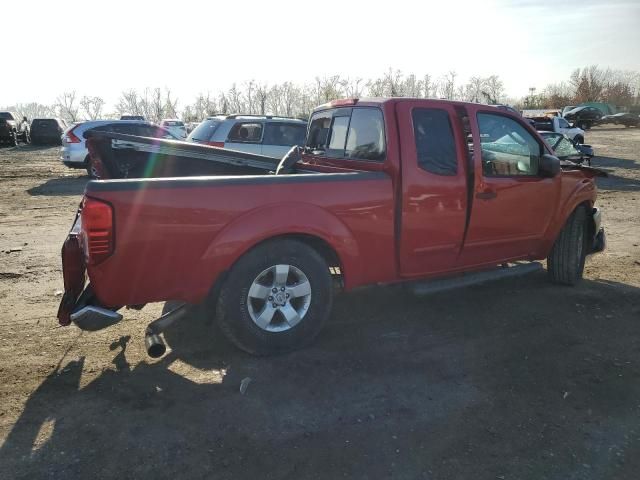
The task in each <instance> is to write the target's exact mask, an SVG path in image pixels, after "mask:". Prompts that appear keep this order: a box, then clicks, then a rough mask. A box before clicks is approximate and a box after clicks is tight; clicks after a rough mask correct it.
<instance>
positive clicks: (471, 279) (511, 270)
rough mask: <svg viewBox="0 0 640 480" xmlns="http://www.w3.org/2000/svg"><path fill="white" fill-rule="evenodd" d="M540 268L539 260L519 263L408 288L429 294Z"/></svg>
mask: <svg viewBox="0 0 640 480" xmlns="http://www.w3.org/2000/svg"><path fill="white" fill-rule="evenodd" d="M542 269H543V268H542V264H541V263H539V262H530V263H519V264H517V265H514V266H512V267H499V268H496V269H493V270H485V271H482V272H477V273H467V274H464V275H459V276H456V277H451V278H443V279H438V280H430V281H428V282H420V283H414V284H411V285H410V286H409V289H410V290H411V291H412V292H413V293H414V294H416V295H429V294H431V293H436V292H442V291H445V290H452V289H454V288H461V287H468V286H470V285H478V284H480V283H486V282H493V281H495V280H501V279H503V278H511V277H519V276H521V275H527V274H529V273H535V272H539V271H541V270H542Z"/></svg>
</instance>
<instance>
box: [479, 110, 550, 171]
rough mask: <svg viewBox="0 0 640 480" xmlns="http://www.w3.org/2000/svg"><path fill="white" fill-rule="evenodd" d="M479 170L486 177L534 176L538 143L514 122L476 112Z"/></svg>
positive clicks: (537, 158)
mask: <svg viewBox="0 0 640 480" xmlns="http://www.w3.org/2000/svg"><path fill="white" fill-rule="evenodd" d="M478 129H479V130H480V147H481V150H482V171H483V173H484V175H485V176H488V177H504V176H509V177H511V176H522V175H529V176H531V175H537V174H538V165H539V163H540V156H541V154H542V146H541V145H540V144H539V143H538V141H537V140H536V139H535V138H534V137H533V136H532V135H531V134H530V133H529V132H528V131H527V130H526V129H525V128H524V127H523V126H522V125H520V124H519V123H518V122H516V121H515V120H513V119H511V118H508V117H504V116H502V115H495V114H491V113H478Z"/></svg>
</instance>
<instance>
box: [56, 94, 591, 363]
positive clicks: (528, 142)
mask: <svg viewBox="0 0 640 480" xmlns="http://www.w3.org/2000/svg"><path fill="white" fill-rule="evenodd" d="M234 120H238V119H234ZM265 120H266V119H265ZM225 121H227V120H226V119H222V120H220V122H221V123H222V122H225ZM252 121H253V122H255V121H256V119H246V120H244V119H242V120H240V122H241V123H245V122H252ZM265 123H266V124H268V122H265ZM234 124H235V122H234ZM88 134H89V136H90V137H91V138H90V139H89V141H88V144H89V148H90V151H91V157H92V161H95V162H96V166H97V167H99V168H100V169H104V170H108V171H110V172H112V173H114V172H115V173H117V172H119V171H122V170H121V167H122V166H123V165H127V164H129V163H131V162H132V161H135V162H138V163H139V164H140V166H141V167H142V170H141V171H144V172H145V176H146V177H148V176H149V173H148V172H150V169H149V168H144V167H145V165H148V166H153V167H154V172H155V173H153V176H154V177H155V178H126V179H122V180H118V179H114V180H110V181H100V182H89V183H88V184H87V187H86V191H85V197H84V199H83V200H82V204H81V208H80V210H79V212H78V213H77V214H76V219H75V221H74V223H73V226H72V228H71V231H70V233H69V236H68V238H67V240H66V241H65V242H64V246H63V251H62V263H63V277H64V285H65V293H64V295H63V298H62V301H61V303H60V308H59V310H58V319H59V322H60V324H62V325H68V324H70V323H71V322H74V323H75V324H76V325H78V326H79V327H80V328H84V329H89V330H96V329H100V328H105V327H107V326H109V325H112V324H114V323H116V322H118V321H120V320H121V319H122V314H121V313H119V312H118V310H119V309H120V308H122V307H124V306H127V305H129V306H135V307H136V308H140V307H141V306H143V305H144V304H146V303H149V302H159V301H165V300H175V301H178V302H185V304H184V305H181V306H179V307H177V308H175V309H173V310H170V311H167V312H166V314H165V315H163V316H162V317H160V318H159V319H158V320H156V321H154V322H152V323H151V324H149V325H148V327H147V330H146V334H145V342H146V346H147V351H148V353H149V354H150V355H151V356H155V357H157V356H161V355H162V354H163V353H164V351H165V347H164V344H163V342H162V339H161V338H160V334H161V332H162V330H163V329H164V328H166V327H167V326H168V325H169V324H170V323H171V322H173V321H175V320H176V319H178V318H180V317H183V316H184V315H186V314H187V313H188V312H189V309H190V308H191V307H190V305H197V304H201V303H203V302H205V301H207V302H208V303H207V304H208V305H211V306H215V312H216V313H215V319H216V321H217V322H218V324H219V325H220V327H221V329H222V331H223V332H224V333H225V335H226V336H227V337H228V338H229V339H230V340H231V341H232V342H234V343H235V344H236V345H237V346H238V347H239V348H241V349H243V350H246V351H247V352H250V353H253V354H272V353H278V352H283V351H288V350H291V349H295V348H299V347H301V346H302V345H305V344H307V343H308V342H310V341H311V340H312V339H313V338H314V337H315V336H316V335H317V334H318V332H319V331H320V328H321V326H322V324H323V323H324V321H325V320H326V319H327V317H328V316H329V315H330V312H331V305H332V301H333V296H334V291H335V290H336V288H341V289H344V290H347V291H348V290H352V289H354V288H356V287H360V286H364V285H376V284H378V285H380V284H389V283H397V282H401V281H408V280H417V279H438V281H437V282H435V283H433V282H432V283H423V284H422V290H421V291H423V292H424V291H429V289H431V290H438V289H442V288H451V287H453V286H456V285H460V284H464V285H468V284H470V283H472V282H480V281H482V280H487V279H488V278H497V277H499V278H504V277H506V276H511V275H515V274H519V273H523V272H529V271H531V270H538V269H541V268H542V266H541V264H539V263H535V262H534V263H527V262H529V261H535V260H542V259H545V258H546V259H547V262H548V263H547V268H548V274H549V278H550V280H551V281H553V282H555V283H559V284H567V285H574V284H576V283H577V282H578V281H579V280H580V278H581V277H582V273H583V268H584V261H585V257H586V256H587V255H588V254H591V253H594V252H598V251H601V250H603V249H604V230H603V229H602V228H601V225H600V218H601V214H600V210H598V209H597V208H595V207H594V202H595V200H596V188H595V185H594V180H593V177H594V175H596V174H597V170H596V169H593V168H589V167H582V166H581V165H577V164H575V163H571V162H564V163H563V164H564V167H561V162H560V160H559V159H558V158H557V157H555V156H554V155H552V151H551V149H550V148H549V146H548V145H547V144H546V143H545V142H544V141H543V140H542V138H541V137H540V136H539V135H538V134H537V133H536V132H535V130H533V129H531V127H530V126H529V125H528V124H527V123H526V122H525V121H524V119H523V118H522V117H520V116H516V115H512V114H510V113H508V112H503V111H500V110H497V109H495V108H493V107H490V106H487V105H479V104H473V103H462V102H450V101H442V100H428V99H410V98H389V99H364V100H358V99H342V100H336V101H333V102H330V103H327V104H325V105H322V106H320V107H319V108H317V109H316V110H315V111H314V112H313V114H312V116H311V119H310V122H309V129H308V134H307V137H306V142H305V146H304V149H303V150H301V149H300V148H298V147H293V148H291V149H290V151H289V152H288V154H287V155H286V156H285V157H283V158H282V159H281V160H279V161H278V160H275V159H272V158H269V157H265V156H263V155H257V154H247V153H242V152H235V151H232V150H225V149H220V148H214V147H209V146H206V145H185V143H184V142H169V141H166V140H155V141H154V140H151V139H142V138H139V139H136V138H135V137H131V136H128V135H120V134H115V133H103V132H88ZM85 135H87V134H85ZM123 141H124V142H126V143H127V148H120V147H119V146H118V145H117V143H116V142H123ZM186 147H188V148H186ZM561 168H564V170H562V171H561ZM197 169H201V170H202V171H203V172H204V171H205V170H206V173H204V175H210V172H211V170H217V173H216V174H215V175H214V176H201V177H194V171H195V170H197ZM201 175H202V174H201ZM181 176H182V177H183V178H175V177H181ZM518 261H522V262H524V263H521V264H518V265H516V266H512V267H504V266H501V265H505V264H507V262H518ZM464 272H466V275H464V276H463V277H462V278H460V277H452V275H456V274H462V273H464ZM85 275H87V276H88V279H89V282H88V283H86V281H85V278H86V276H85ZM414 287H415V285H414ZM415 288H417V287H415ZM532 294H534V293H532ZM498 297H499V295H498V296H497V297H496V298H498ZM398 308H402V306H401V305H400V304H399V305H398Z"/></svg>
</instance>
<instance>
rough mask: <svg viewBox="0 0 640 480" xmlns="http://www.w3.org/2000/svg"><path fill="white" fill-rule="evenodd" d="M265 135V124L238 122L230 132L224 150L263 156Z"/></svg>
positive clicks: (251, 121) (248, 121)
mask: <svg viewBox="0 0 640 480" xmlns="http://www.w3.org/2000/svg"><path fill="white" fill-rule="evenodd" d="M263 135H264V123H263V122H260V121H255V120H245V121H238V122H236V123H235V125H234V126H233V127H231V130H229V134H228V136H227V139H226V140H225V142H224V148H229V149H231V150H239V151H241V152H249V153H258V154H261V153H262V137H263Z"/></svg>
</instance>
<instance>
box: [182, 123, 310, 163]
mask: <svg viewBox="0 0 640 480" xmlns="http://www.w3.org/2000/svg"><path fill="white" fill-rule="evenodd" d="M306 131H307V122H305V121H304V120H300V119H297V118H288V117H273V116H263V115H217V116H215V117H209V118H207V119H206V120H205V121H203V122H202V123H200V125H198V127H197V128H196V129H194V130H193V132H191V133H190V134H189V136H188V137H187V141H188V142H194V143H203V144H205V145H213V146H215V147H222V148H229V149H232V150H238V151H241V152H249V153H257V154H260V155H266V156H268V157H273V158H281V157H282V156H283V155H284V154H285V153H287V151H289V149H290V148H291V147H292V146H294V145H302V144H303V143H304V137H305V134H306Z"/></svg>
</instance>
